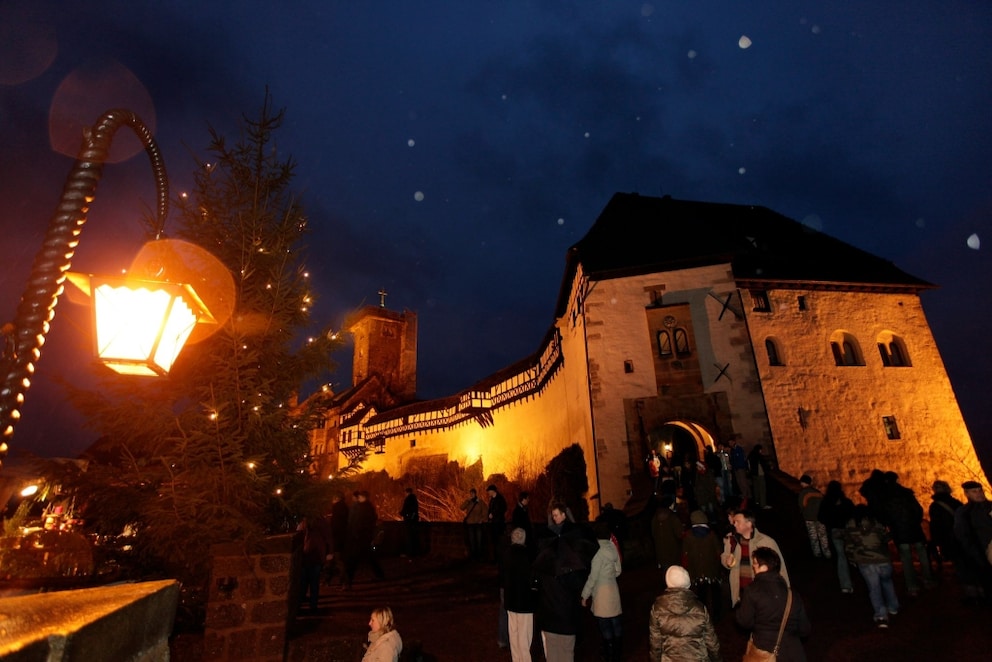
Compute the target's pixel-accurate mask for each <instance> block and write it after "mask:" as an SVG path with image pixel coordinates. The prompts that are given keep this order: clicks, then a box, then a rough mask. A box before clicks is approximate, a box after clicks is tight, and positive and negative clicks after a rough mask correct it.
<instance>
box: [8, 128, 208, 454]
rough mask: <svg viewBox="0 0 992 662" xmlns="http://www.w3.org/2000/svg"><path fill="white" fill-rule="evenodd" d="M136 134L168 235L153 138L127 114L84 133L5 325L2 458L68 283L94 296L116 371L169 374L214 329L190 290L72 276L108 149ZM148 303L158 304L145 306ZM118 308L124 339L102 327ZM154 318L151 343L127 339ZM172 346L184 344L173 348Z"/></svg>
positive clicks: (99, 330) (103, 343) (100, 342)
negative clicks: (204, 330)
mask: <svg viewBox="0 0 992 662" xmlns="http://www.w3.org/2000/svg"><path fill="white" fill-rule="evenodd" d="M122 126H127V127H130V128H131V129H132V130H134V132H135V134H137V136H138V138H139V139H140V140H141V143H142V145H143V146H144V148H145V152H146V153H147V154H148V158H149V160H150V161H151V166H152V172H153V174H154V176H155V186H156V192H157V198H158V200H157V202H158V204H157V224H156V230H157V232H156V239H158V238H160V237H161V235H162V230H163V227H164V224H165V217H166V215H167V214H168V210H169V186H168V181H167V179H166V173H165V164H164V163H163V161H162V155H161V153H160V152H159V149H158V145H157V144H156V143H155V140H154V138H153V137H152V134H151V132H150V131H149V130H148V128H147V127H146V126H145V125H144V124H143V123H142V121H141V120H140V119H139V118H138V116H137V115H135V114H134V113H132V112H131V111H128V110H120V109H117V110H110V111H107V112H106V113H104V114H103V115H102V116H101V117H100V119H99V120H97V122H96V124H94V125H93V126H92V127H91V128H89V129H87V130H86V131H85V132H84V136H83V144H82V146H81V147H80V150H79V155H78V156H77V157H76V163H75V165H74V166H73V168H72V170H71V171H70V173H69V176H68V178H67V179H66V183H65V188H64V189H63V191H62V199H61V200H60V202H59V206H58V208H57V209H56V211H55V214H54V216H53V217H52V220H51V222H50V224H49V226H48V230H47V232H46V234H45V239H44V243H43V244H42V247H41V250H40V251H39V253H38V254H37V255H36V256H35V260H34V265H33V266H32V268H31V275H30V276H29V278H28V283H27V287H26V288H25V290H24V294H23V295H22V296H21V302H20V304H19V305H18V307H17V315H16V317H15V318H14V321H13V322H11V323H9V324H5V325H3V328H2V335H3V338H2V346H0V350H2V355H0V379H2V382H0V457H2V455H3V453H5V452H6V450H7V442H8V441H9V440H10V438H11V437H12V436H13V434H14V425H15V424H16V423H17V421H18V420H19V419H20V416H21V414H20V408H21V407H22V406H23V404H24V396H25V393H26V392H27V390H28V388H29V387H30V386H31V381H30V380H31V376H32V375H33V374H34V370H35V364H36V363H37V362H38V359H39V358H41V347H42V345H44V344H45V335H46V334H47V333H48V330H49V325H50V322H51V321H52V318H53V317H54V315H55V306H56V304H58V300H59V296H60V295H61V294H62V289H63V284H64V281H65V280H66V278H67V277H69V278H70V280H71V281H72V282H73V283H75V284H76V285H77V286H79V287H80V288H81V289H83V291H84V292H85V293H87V294H92V295H93V300H94V307H95V315H96V317H97V322H96V338H97V349H98V351H101V353H102V350H104V349H110V350H111V351H112V353H113V355H112V356H111V357H109V358H107V359H103V360H104V361H105V362H106V363H107V364H108V365H109V366H110V367H112V368H113V369H115V370H117V371H118V372H123V373H126V374H142V375H154V374H165V373H167V372H168V370H169V367H170V366H171V364H172V360H174V359H175V357H176V355H178V353H179V351H180V350H181V349H182V345H183V344H184V343H185V341H186V339H187V338H188V337H189V334H190V332H191V331H192V329H193V327H194V326H195V325H196V323H197V322H198V321H214V320H213V318H212V317H211V316H210V313H209V311H208V310H207V309H206V306H204V305H203V302H202V301H200V298H199V297H198V296H196V293H195V292H194V291H193V290H192V288H191V287H190V286H188V285H183V284H178V283H165V282H154V281H140V282H135V281H130V280H128V281H127V282H124V280H123V279H120V278H118V279H116V280H117V281H118V282H109V281H111V280H112V279H102V280H99V281H98V280H97V279H95V278H94V279H93V282H92V283H90V282H89V281H88V280H87V279H86V278H85V277H80V276H78V275H76V274H69V273H68V272H69V268H70V266H71V263H72V257H73V255H74V253H75V250H76V246H77V245H78V244H79V235H80V233H81V232H82V229H83V225H84V224H85V223H86V217H87V214H88V213H89V206H90V204H91V203H92V202H93V200H94V198H95V194H96V187H97V184H98V183H99V181H100V176H101V174H102V172H103V164H104V162H105V161H106V159H107V153H108V151H109V150H110V144H111V141H112V140H113V137H114V135H115V133H116V132H117V130H118V129H119V128H121V127H122ZM144 296H150V297H151V298H152V299H153V302H152V303H150V304H146V303H140V301H143V300H144V299H143V298H142V297H144ZM113 300H116V301H118V302H123V304H122V305H124V306H125V310H126V311H127V313H126V315H124V316H123V317H121V316H118V321H119V322H122V323H123V324H122V325H123V328H124V331H121V330H120V329H119V328H117V327H113V328H112V327H111V326H108V324H109V323H108V322H105V321H103V312H102V304H104V303H107V302H108V301H113ZM152 313H154V314H155V315H156V316H157V321H156V322H155V323H154V324H153V325H152V327H153V331H152V334H153V335H152V336H151V338H150V339H145V340H135V339H133V338H131V337H130V336H129V335H128V333H129V332H133V331H136V327H137V326H139V325H138V322H139V321H141V322H144V321H145V320H147V319H148V318H149V317H150V316H151V315H152ZM173 343H178V346H174V344H173Z"/></svg>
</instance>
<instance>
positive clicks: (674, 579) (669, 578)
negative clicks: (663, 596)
mask: <svg viewBox="0 0 992 662" xmlns="http://www.w3.org/2000/svg"><path fill="white" fill-rule="evenodd" d="M691 583H692V582H691V581H690V580H689V571H688V570H686V569H685V568H683V567H682V566H680V565H673V566H672V567H670V568H669V569H668V572H666V573H665V586H667V587H668V588H689V585H690V584H691Z"/></svg>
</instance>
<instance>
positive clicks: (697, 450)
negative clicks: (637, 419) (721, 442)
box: [650, 420, 716, 466]
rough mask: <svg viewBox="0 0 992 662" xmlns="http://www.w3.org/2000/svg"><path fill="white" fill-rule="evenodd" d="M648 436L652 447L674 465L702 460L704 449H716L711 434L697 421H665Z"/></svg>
mask: <svg viewBox="0 0 992 662" xmlns="http://www.w3.org/2000/svg"><path fill="white" fill-rule="evenodd" d="M650 437H651V444H652V447H654V448H656V449H657V450H658V452H659V454H661V455H662V457H664V458H666V459H667V460H668V461H669V462H670V463H672V464H673V465H675V466H681V465H682V464H684V463H685V462H686V461H689V462H692V463H695V462H696V461H697V460H702V459H703V457H704V454H705V451H706V449H710V450H716V449H715V442H714V441H713V435H711V434H710V433H709V431H707V430H706V428H704V427H703V426H701V425H699V424H698V423H694V422H692V421H687V420H672V421H667V422H665V423H664V424H662V425H661V426H660V427H658V428H655V429H654V430H653V431H652V433H651V435H650Z"/></svg>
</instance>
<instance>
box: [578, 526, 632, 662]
mask: <svg viewBox="0 0 992 662" xmlns="http://www.w3.org/2000/svg"><path fill="white" fill-rule="evenodd" d="M593 528H594V530H595V532H596V538H598V539H599V551H597V552H596V555H595V556H593V557H592V567H591V568H590V570H589V579H587V580H586V585H585V586H584V587H583V588H582V605H583V606H588V605H589V600H590V598H592V615H593V616H595V617H596V623H597V624H598V625H599V631H600V633H601V634H602V635H603V658H604V659H605V660H610V661H611V662H618V661H619V660H621V659H623V629H622V627H621V619H620V614H621V613H622V610H621V608H620V586H619V585H618V584H617V577H619V576H620V571H621V564H620V552H619V551H618V550H617V547H616V545H614V544H613V541H612V540H610V528H609V525H607V524H606V523H605V522H596V523H595V524H594V525H593Z"/></svg>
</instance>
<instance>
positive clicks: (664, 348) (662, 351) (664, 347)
mask: <svg viewBox="0 0 992 662" xmlns="http://www.w3.org/2000/svg"><path fill="white" fill-rule="evenodd" d="M658 355H659V356H660V357H661V358H663V359H667V358H668V357H670V356H671V355H672V336H671V335H669V333H668V331H659V332H658Z"/></svg>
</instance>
